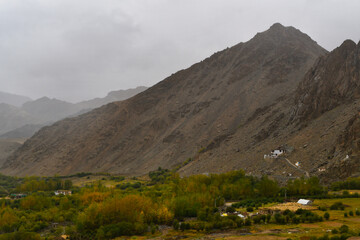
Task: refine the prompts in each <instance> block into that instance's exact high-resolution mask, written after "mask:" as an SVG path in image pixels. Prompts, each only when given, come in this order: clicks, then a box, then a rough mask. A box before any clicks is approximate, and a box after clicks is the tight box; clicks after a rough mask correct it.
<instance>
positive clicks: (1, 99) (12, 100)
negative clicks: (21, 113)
mask: <svg viewBox="0 0 360 240" xmlns="http://www.w3.org/2000/svg"><path fill="white" fill-rule="evenodd" d="M29 101H32V100H31V98H29V97H25V96H20V95H16V94H11V93H6V92H0V103H6V104H9V105H13V106H16V107H21V106H22V105H23V104H24V103H26V102H29Z"/></svg>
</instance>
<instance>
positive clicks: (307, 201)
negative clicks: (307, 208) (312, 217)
mask: <svg viewBox="0 0 360 240" xmlns="http://www.w3.org/2000/svg"><path fill="white" fill-rule="evenodd" d="M297 203H300V204H301V205H311V204H312V201H311V200H307V199H299V201H297Z"/></svg>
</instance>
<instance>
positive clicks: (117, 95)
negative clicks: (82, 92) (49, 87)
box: [76, 86, 147, 109]
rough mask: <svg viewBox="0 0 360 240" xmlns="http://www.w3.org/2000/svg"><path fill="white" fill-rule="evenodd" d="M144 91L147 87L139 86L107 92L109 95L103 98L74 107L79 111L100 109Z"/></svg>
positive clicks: (80, 103)
mask: <svg viewBox="0 0 360 240" xmlns="http://www.w3.org/2000/svg"><path fill="white" fill-rule="evenodd" d="M146 89H147V87H143V86H140V87H136V88H131V89H126V90H117V91H112V92H109V94H108V95H107V96H106V97H104V98H94V99H91V100H89V101H83V102H79V103H77V104H76V105H77V106H78V107H79V108H80V109H94V108H98V107H101V106H102V105H105V104H107V103H111V102H116V101H122V100H125V99H128V98H131V97H133V96H135V95H136V94H138V93H141V92H143V91H145V90H146Z"/></svg>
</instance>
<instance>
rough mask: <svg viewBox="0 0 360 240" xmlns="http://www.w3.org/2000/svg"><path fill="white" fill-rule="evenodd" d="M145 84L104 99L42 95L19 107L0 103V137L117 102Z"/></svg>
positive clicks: (27, 134)
mask: <svg viewBox="0 0 360 240" xmlns="http://www.w3.org/2000/svg"><path fill="white" fill-rule="evenodd" d="M145 89H146V87H138V88H135V89H128V90H119V91H114V92H110V93H109V94H108V95H107V96H106V97H104V98H96V99H93V100H89V101H84V102H80V103H77V104H73V103H69V102H66V101H61V100H58V99H50V98H48V97H43V98H40V99H37V100H34V101H28V102H26V103H24V104H23V105H22V106H21V107H15V106H10V105H8V104H0V114H1V115H0V134H2V135H1V136H0V138H12V137H16V138H18V137H30V136H32V134H33V133H35V132H36V131H38V130H39V129H40V126H44V125H49V124H51V123H53V122H55V121H58V120H60V119H63V118H66V117H73V116H78V115H80V114H83V113H85V112H88V111H90V110H91V109H93V108H97V107H100V106H101V105H104V104H107V103H109V102H112V101H120V100H124V99H126V98H129V97H132V96H134V95H136V94H137V93H139V92H141V91H144V90H145Z"/></svg>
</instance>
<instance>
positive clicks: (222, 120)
mask: <svg viewBox="0 0 360 240" xmlns="http://www.w3.org/2000/svg"><path fill="white" fill-rule="evenodd" d="M325 54H327V52H326V50H324V49H323V48H322V47H320V46H319V45H318V44H317V43H316V42H314V41H313V40H312V39H311V38H310V37H309V36H307V35H306V34H304V33H302V32H300V31H299V30H297V29H295V28H293V27H284V26H282V25H281V24H274V25H273V26H272V27H271V28H270V29H269V30H267V31H265V32H262V33H258V34H257V35H256V36H255V37H254V38H253V39H251V40H250V41H248V42H246V43H239V44H237V45H235V46H233V47H231V48H227V49H225V50H223V51H221V52H218V53H215V54H214V55H212V56H211V57H209V58H207V59H205V60H203V61H201V62H199V63H197V64H194V65H193V66H191V67H190V68H188V69H186V70H181V71H179V72H177V73H175V74H173V75H171V76H170V77H168V78H166V79H165V80H163V81H161V82H160V83H158V84H156V85H155V86H153V87H151V88H149V89H147V90H146V91H144V92H142V93H140V94H138V95H136V96H135V97H132V98H130V99H128V100H126V101H122V102H115V103H111V104H108V105H105V106H103V107H101V108H98V109H95V110H93V111H91V112H89V113H86V114H83V115H81V116H78V117H75V118H71V119H65V120H62V121H60V122H57V123H55V124H54V125H52V126H50V127H45V128H43V129H42V130H40V131H39V132H38V133H37V134H35V136H33V137H32V138H31V139H29V140H28V141H27V142H25V144H24V145H23V146H22V147H21V148H19V150H18V151H17V152H16V153H15V154H14V155H12V156H11V157H10V158H9V159H8V161H7V163H6V164H5V166H4V167H3V168H2V170H1V171H2V172H3V173H6V174H12V175H26V174H30V173H31V174H40V175H53V174H55V173H56V174H70V173H75V172H81V171H86V172H88V171H92V172H99V171H103V172H104V171H105V172H115V173H121V174H130V175H134V174H143V173H146V172H148V171H150V170H154V169H156V168H158V167H159V166H161V167H164V168H174V167H176V166H178V165H180V164H182V163H183V162H185V161H186V160H187V159H188V158H193V159H194V160H193V161H192V162H190V164H188V165H186V166H185V167H183V168H182V169H180V173H181V174H186V175H187V174H193V173H205V172H220V171H226V170H231V169H238V168H245V169H247V171H248V172H254V173H261V172H262V171H263V170H265V169H269V164H271V163H269V162H266V161H264V159H263V155H264V153H267V152H269V151H270V150H271V149H272V148H276V147H278V146H279V145H278V144H284V143H286V142H287V141H288V140H289V139H290V138H289V137H290V136H289V135H288V134H289V133H291V132H294V131H295V129H294V126H293V125H295V124H289V120H290V119H289V118H288V117H287V116H290V112H291V109H292V107H293V106H294V105H293V102H294V99H293V93H294V92H295V91H296V88H297V86H298V84H299V83H300V82H301V81H302V79H303V77H304V75H305V73H306V72H307V71H308V70H309V69H310V68H311V66H313V64H314V63H315V61H316V59H318V58H319V57H320V56H323V55H325ZM286 114H287V115H286ZM280 126H284V127H285V126H288V127H287V128H286V131H285V132H284V133H283V132H282V131H278V129H279V128H280ZM290 126H292V127H291V128H290ZM280 129H281V128H280ZM290 129H292V130H290ZM282 134H284V135H282ZM271 138H272V139H271ZM294 141H295V139H294ZM255 163H258V165H256V164H255ZM275 165H276V164H275ZM275 165H274V171H275V172H273V173H272V174H278V173H277V172H276V171H278V172H283V169H287V168H289V166H287V164H285V163H284V164H283V165H284V166H282V165H281V164H280V165H279V166H275ZM277 169H278V170H277ZM295 170H296V169H295Z"/></svg>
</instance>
